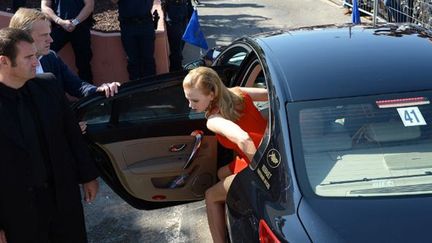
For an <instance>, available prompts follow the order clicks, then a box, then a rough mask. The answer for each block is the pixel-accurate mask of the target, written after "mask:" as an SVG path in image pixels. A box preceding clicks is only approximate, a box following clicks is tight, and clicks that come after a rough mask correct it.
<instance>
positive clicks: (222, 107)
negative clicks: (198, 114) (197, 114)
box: [183, 67, 244, 121]
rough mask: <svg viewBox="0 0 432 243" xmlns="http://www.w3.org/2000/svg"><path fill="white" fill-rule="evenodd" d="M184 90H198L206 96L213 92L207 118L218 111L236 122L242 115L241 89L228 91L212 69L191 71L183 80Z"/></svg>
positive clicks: (199, 68)
mask: <svg viewBox="0 0 432 243" xmlns="http://www.w3.org/2000/svg"><path fill="white" fill-rule="evenodd" d="M183 88H198V89H200V91H201V92H203V94H205V95H209V94H210V93H211V92H213V94H214V99H213V101H212V102H211V103H210V105H209V107H208V108H207V110H206V117H208V116H209V115H211V114H212V112H215V110H216V109H218V110H219V113H220V114H221V115H222V116H223V117H224V118H226V119H228V120H231V121H236V120H237V119H238V118H240V116H241V115H242V112H243V109H244V104H243V96H242V93H241V91H240V89H238V88H236V89H232V90H230V89H228V88H227V87H226V86H225V85H224V84H223V83H222V81H221V79H220V78H219V75H218V74H217V73H216V72H215V71H214V70H213V69H211V68H208V67H198V68H195V69H192V70H191V71H189V73H188V75H187V76H186V77H185V79H184V80H183Z"/></svg>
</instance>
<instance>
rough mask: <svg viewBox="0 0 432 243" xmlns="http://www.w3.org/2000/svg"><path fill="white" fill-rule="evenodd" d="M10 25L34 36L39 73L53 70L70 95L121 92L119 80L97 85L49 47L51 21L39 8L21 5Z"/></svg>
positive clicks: (79, 95)
mask: <svg viewBox="0 0 432 243" xmlns="http://www.w3.org/2000/svg"><path fill="white" fill-rule="evenodd" d="M9 27H11V28H18V29H22V30H25V31H27V32H28V33H29V34H30V35H31V36H32V37H33V39H34V41H35V45H36V48H37V55H38V57H39V61H40V63H41V65H40V66H38V69H37V70H36V71H37V73H44V72H50V73H53V74H54V75H55V76H56V78H57V80H58V81H59V82H60V83H61V85H62V88H63V90H64V91H65V92H66V93H68V94H69V95H71V96H74V97H77V98H81V97H84V96H87V95H89V94H93V93H95V92H101V93H104V94H105V96H106V97H110V96H114V95H115V94H116V93H117V92H118V87H119V86H120V83H118V82H112V83H104V84H102V85H101V86H99V87H96V86H94V85H92V84H90V83H88V82H86V81H84V80H82V79H80V78H79V77H78V76H77V75H76V74H75V73H73V72H72V71H71V70H70V69H69V67H68V66H66V64H65V63H64V62H63V61H62V60H61V59H60V57H59V56H57V54H56V53H55V52H53V51H50V47H51V43H52V42H53V39H52V38H51V36H50V34H51V23H50V21H49V19H48V17H47V16H46V15H45V14H44V13H42V12H41V11H39V10H36V9H30V8H20V9H19V10H18V11H17V12H16V13H15V14H14V15H13V16H12V18H11V20H10V23H9Z"/></svg>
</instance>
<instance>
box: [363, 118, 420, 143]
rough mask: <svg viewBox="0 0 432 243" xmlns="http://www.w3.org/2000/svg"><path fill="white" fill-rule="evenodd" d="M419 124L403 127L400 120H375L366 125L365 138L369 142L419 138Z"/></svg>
mask: <svg viewBox="0 0 432 243" xmlns="http://www.w3.org/2000/svg"><path fill="white" fill-rule="evenodd" d="M420 135H421V131H420V127H419V126H411V127H405V126H404V125H403V123H402V122H377V123H370V124H368V125H367V126H366V130H365V138H366V139H367V140H369V141H371V142H393V141H403V140H411V139H416V138H419V137H420Z"/></svg>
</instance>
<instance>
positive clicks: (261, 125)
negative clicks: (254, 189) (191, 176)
mask: <svg viewBox="0 0 432 243" xmlns="http://www.w3.org/2000/svg"><path fill="white" fill-rule="evenodd" d="M183 90H184V93H185V97H186V99H187V100H188V101H189V106H190V107H191V108H192V109H193V110H195V111H196V112H205V116H206V118H207V128H208V129H209V130H210V131H212V132H214V133H215V134H216V138H217V140H218V142H219V143H221V144H222V146H224V147H226V148H228V149H233V150H234V151H235V152H236V153H237V156H236V158H235V159H234V160H233V161H232V162H231V163H230V164H228V165H226V166H224V167H222V168H220V169H219V170H218V178H219V179H220V181H219V182H218V183H216V184H215V185H213V186H212V187H210V188H209V189H208V190H207V191H206V194H205V202H206V207H207V219H208V223H209V228H210V233H211V235H212V238H213V241H214V242H216V243H219V242H225V239H226V222H225V211H224V206H225V200H226V196H227V193H228V190H229V188H230V186H231V183H232V181H233V180H234V178H235V176H236V174H237V173H239V172H240V171H242V170H243V169H245V168H246V167H247V166H248V164H249V163H250V161H251V160H252V158H253V156H254V154H255V152H256V150H257V147H258V146H259V144H260V142H261V139H262V137H263V135H264V132H265V130H266V127H267V121H266V119H264V117H262V115H261V113H260V112H259V111H258V110H257V108H256V107H255V105H254V103H253V101H265V100H268V94H267V90H266V89H263V88H244V87H235V88H227V87H226V86H225V85H224V84H223V83H222V81H221V79H220V78H219V76H218V74H217V73H216V72H215V71H214V70H213V69H211V68H208V67H198V68H196V69H192V70H191V71H189V73H188V75H187V76H186V77H185V79H184V80H183ZM192 135H194V134H192Z"/></svg>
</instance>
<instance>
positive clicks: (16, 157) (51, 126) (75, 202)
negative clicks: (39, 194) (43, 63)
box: [0, 74, 98, 242]
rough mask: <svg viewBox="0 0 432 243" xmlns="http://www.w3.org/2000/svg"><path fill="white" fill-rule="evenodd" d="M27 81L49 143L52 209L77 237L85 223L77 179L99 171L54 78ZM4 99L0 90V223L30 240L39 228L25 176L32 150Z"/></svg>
mask: <svg viewBox="0 0 432 243" xmlns="http://www.w3.org/2000/svg"><path fill="white" fill-rule="evenodd" d="M28 85H29V86H28V88H29V91H30V93H31V95H32V97H33V100H34V106H35V109H36V111H35V112H38V114H39V118H40V123H41V126H42V130H43V134H44V137H45V140H46V143H45V144H46V145H47V147H48V149H47V150H48V157H49V162H50V163H51V167H52V171H53V179H54V187H53V188H54V191H55V199H56V205H57V209H58V211H59V212H60V215H61V217H64V218H67V219H68V221H69V226H68V230H70V234H71V242H82V239H85V228H84V224H83V222H84V221H83V212H82V204H81V195H80V189H79V184H80V183H84V182H89V181H91V180H93V179H95V178H97V176H98V173H97V171H96V168H95V165H94V162H93V160H92V157H91V156H90V154H89V150H88V148H87V146H86V144H85V142H84V140H83V137H82V135H81V132H80V128H79V126H78V122H77V120H76V119H75V117H74V114H73V113H72V111H71V110H70V108H69V105H68V102H67V100H66V98H65V96H64V93H63V91H62V89H61V88H60V87H59V85H58V82H57V80H56V79H55V77H54V76H53V75H52V74H42V75H38V76H37V77H36V78H34V79H32V80H29V81H28ZM3 101H4V97H2V96H1V95H0V156H1V159H0V228H2V229H4V230H5V232H6V234H7V238H8V242H32V240H31V239H32V235H35V234H37V231H38V228H37V214H36V212H35V209H34V208H32V200H33V199H32V195H33V194H32V190H33V188H32V187H31V181H30V178H29V175H30V164H29V163H28V159H29V157H30V156H32V155H31V154H30V153H29V151H28V150H27V148H26V146H25V145H24V142H23V141H22V136H20V131H19V129H20V128H19V126H18V121H14V120H12V119H11V118H10V116H9V115H8V113H9V110H8V109H7V107H5V106H4V102H3ZM83 237H84V238H83Z"/></svg>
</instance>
